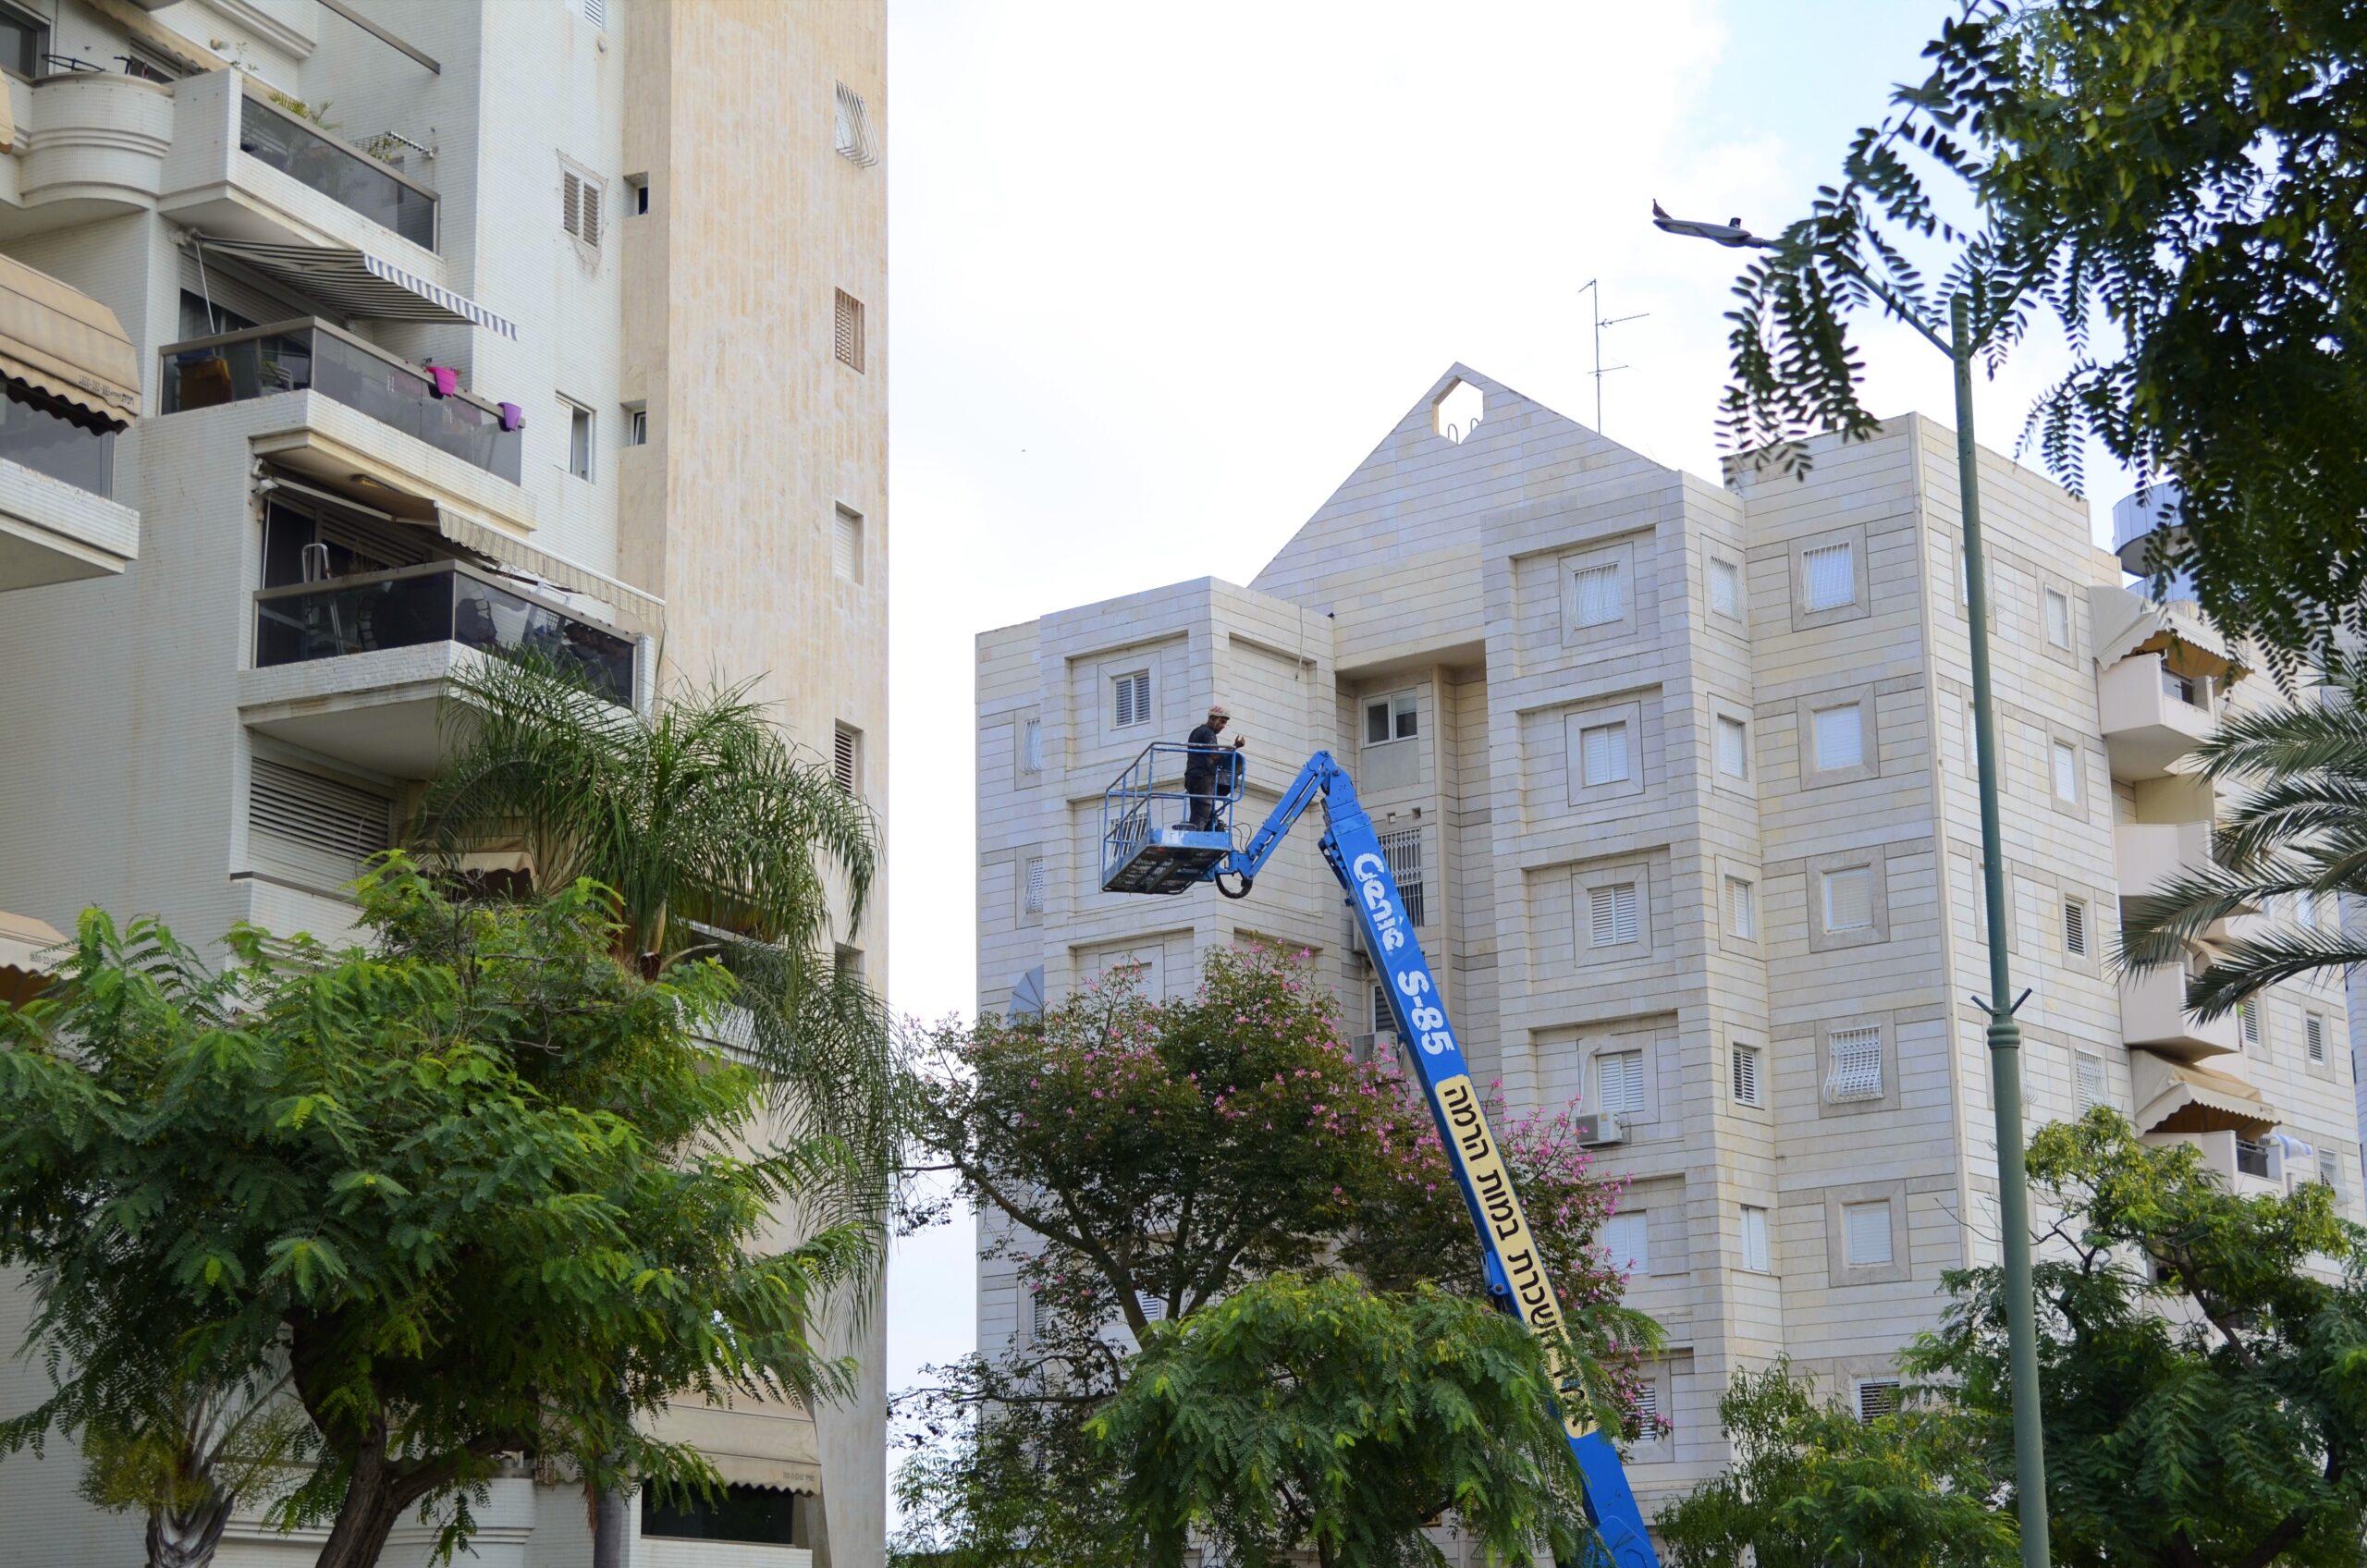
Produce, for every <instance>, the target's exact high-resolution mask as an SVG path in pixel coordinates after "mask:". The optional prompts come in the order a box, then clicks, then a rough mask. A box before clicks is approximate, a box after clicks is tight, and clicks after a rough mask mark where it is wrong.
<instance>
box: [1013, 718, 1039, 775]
mask: <svg viewBox="0 0 2367 1568" xmlns="http://www.w3.org/2000/svg"><path fill="white" fill-rule="evenodd" d="M1019 771H1020V772H1022V773H1041V772H1043V771H1044V721H1043V720H1042V719H1040V718H1031V719H1029V720H1028V721H1027V722H1026V724H1025V725H1024V726H1022V727H1021V729H1020V731H1019Z"/></svg>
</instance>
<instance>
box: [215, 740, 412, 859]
mask: <svg viewBox="0 0 2367 1568" xmlns="http://www.w3.org/2000/svg"><path fill="white" fill-rule="evenodd" d="M247 823H248V826H249V827H251V829H252V830H253V832H254V833H255V835H256V836H257V837H258V838H259V839H261V840H263V841H262V842H259V843H257V844H256V845H255V846H254V847H255V849H256V850H258V851H261V852H262V854H263V855H264V857H266V858H271V859H276V860H279V861H284V862H289V863H300V864H299V865H298V868H300V869H307V870H317V871H318V872H320V873H322V874H323V875H325V876H328V877H330V878H332V879H333V880H335V881H337V882H339V883H343V882H346V881H350V880H351V879H352V878H353V877H354V876H358V875H359V874H360V872H361V869H362V862H363V861H365V860H367V859H369V858H370V857H371V856H372V855H374V854H376V853H378V852H379V851H382V850H385V849H387V848H389V847H390V846H391V845H392V844H393V842H394V802H392V801H390V800H388V799H387V798H386V796H384V795H374V794H372V793H371V792H370V791H369V790H361V789H356V788H355V787H354V786H352V785H350V784H346V783H341V782H339V781H338V780H337V779H334V778H324V777H323V776H322V775H320V774H317V773H306V772H304V771H303V770H302V769H300V768H294V767H289V766H286V765H284V764H281V763H276V762H272V761H269V760H267V759H265V758H263V757H257V758H255V759H254V762H253V766H252V769H251V772H250V773H249V775H248V779H247Z"/></svg>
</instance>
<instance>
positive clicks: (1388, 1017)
mask: <svg viewBox="0 0 2367 1568" xmlns="http://www.w3.org/2000/svg"><path fill="white" fill-rule="evenodd" d="M1396 1028H1397V1015H1396V1014H1394V1013H1392V1012H1391V1011H1389V987H1388V986H1374V987H1373V988H1372V1032H1373V1033H1374V1034H1376V1035H1380V1034H1393V1033H1395V1031H1396Z"/></svg>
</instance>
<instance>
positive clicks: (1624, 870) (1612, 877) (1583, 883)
mask: <svg viewBox="0 0 2367 1568" xmlns="http://www.w3.org/2000/svg"><path fill="white" fill-rule="evenodd" d="M1623 882H1633V883H1634V884H1635V885H1636V939H1635V940H1634V941H1632V942H1613V943H1611V944H1609V945H1608V946H1605V947H1600V948H1598V947H1596V946H1595V945H1594V890H1595V889H1596V888H1610V887H1615V886H1617V885H1618V884H1620V883H1623ZM1570 925H1571V927H1572V931H1573V935H1574V936H1575V937H1576V949H1577V962H1579V963H1581V964H1593V965H1600V964H1605V963H1633V962H1637V960H1639V959H1648V958H1650V957H1651V956H1652V863H1651V862H1650V860H1623V861H1605V862H1603V863H1601V864H1596V865H1589V866H1587V867H1585V868H1584V869H1583V870H1579V871H1576V872H1573V873H1572V874H1571V876H1570Z"/></svg>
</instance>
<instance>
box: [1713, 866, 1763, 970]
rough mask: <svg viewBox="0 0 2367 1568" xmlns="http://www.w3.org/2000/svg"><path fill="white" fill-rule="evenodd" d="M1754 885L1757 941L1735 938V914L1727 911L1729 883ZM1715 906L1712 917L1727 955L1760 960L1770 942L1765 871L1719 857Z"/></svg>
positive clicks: (1753, 915) (1754, 922)
mask: <svg viewBox="0 0 2367 1568" xmlns="http://www.w3.org/2000/svg"><path fill="white" fill-rule="evenodd" d="M1730 879H1731V880H1733V881H1736V882H1748V883H1749V884H1750V899H1751V911H1750V914H1751V924H1752V925H1753V926H1755V927H1756V928H1757V930H1758V933H1759V934H1758V935H1757V936H1755V937H1737V936H1735V929H1734V920H1733V918H1732V912H1731V911H1729V910H1728V909H1727V908H1726V883H1727V882H1728V880H1730ZM1710 897H1711V903H1712V904H1713V905H1714V906H1715V907H1714V908H1713V909H1712V910H1711V918H1712V919H1713V920H1715V921H1716V922H1717V928H1718V945H1719V946H1720V947H1721V948H1723V949H1725V950H1726V951H1727V952H1730V953H1734V954H1735V955H1736V956H1738V957H1742V958H1757V957H1759V956H1760V953H1761V952H1762V951H1763V950H1764V947H1763V944H1764V943H1765V942H1766V940H1767V876H1766V873H1765V871H1764V870H1763V869H1762V868H1760V867H1759V866H1756V865H1752V864H1748V862H1745V861H1739V860H1735V859H1732V858H1730V857H1728V856H1725V855H1720V856H1718V857H1717V883H1716V886H1715V887H1713V888H1711V895H1710Z"/></svg>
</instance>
